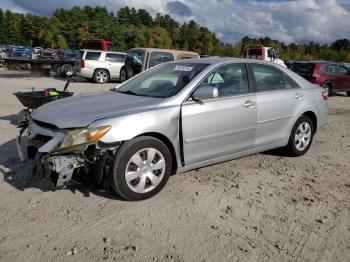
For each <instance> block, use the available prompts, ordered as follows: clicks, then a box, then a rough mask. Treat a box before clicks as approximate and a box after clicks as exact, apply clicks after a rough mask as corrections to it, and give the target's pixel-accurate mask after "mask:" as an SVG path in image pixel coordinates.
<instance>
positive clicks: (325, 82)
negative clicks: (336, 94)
mask: <svg viewBox="0 0 350 262" xmlns="http://www.w3.org/2000/svg"><path fill="white" fill-rule="evenodd" d="M325 85H330V87H331V90H332V89H333V83H332V81H331V80H330V79H327V80H326V81H324V82H323V84H322V87H324V86H325Z"/></svg>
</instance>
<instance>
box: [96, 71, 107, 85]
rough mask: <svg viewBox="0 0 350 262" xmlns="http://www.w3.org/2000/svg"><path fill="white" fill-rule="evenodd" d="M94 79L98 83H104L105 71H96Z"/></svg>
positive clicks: (105, 78) (105, 79)
mask: <svg viewBox="0 0 350 262" xmlns="http://www.w3.org/2000/svg"><path fill="white" fill-rule="evenodd" d="M96 79H97V81H98V82H99V83H105V82H106V81H107V79H108V76H107V73H106V72H105V71H99V72H97V74H96Z"/></svg>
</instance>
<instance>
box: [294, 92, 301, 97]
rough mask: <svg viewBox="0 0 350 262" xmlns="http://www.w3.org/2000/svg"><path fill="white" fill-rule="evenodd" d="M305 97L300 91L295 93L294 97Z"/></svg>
mask: <svg viewBox="0 0 350 262" xmlns="http://www.w3.org/2000/svg"><path fill="white" fill-rule="evenodd" d="M302 97H303V95H302V94H299V93H296V94H295V95H294V98H302Z"/></svg>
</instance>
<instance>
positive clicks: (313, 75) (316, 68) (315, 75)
mask: <svg viewBox="0 0 350 262" xmlns="http://www.w3.org/2000/svg"><path fill="white" fill-rule="evenodd" d="M312 77H313V78H316V79H318V78H320V69H319V68H318V65H317V64H315V65H314V71H313V72H312Z"/></svg>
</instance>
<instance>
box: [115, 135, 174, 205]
mask: <svg viewBox="0 0 350 262" xmlns="http://www.w3.org/2000/svg"><path fill="white" fill-rule="evenodd" d="M148 156H149V157H150V159H148ZM127 171H128V172H127ZM127 173H128V174H129V175H128V176H127ZM171 173H172V158H171V154H170V151H169V149H168V147H167V146H166V145H165V144H164V143H163V142H162V141H160V140H158V139H156V138H154V137H150V136H141V137H136V138H134V139H132V140H130V141H127V142H125V143H124V144H123V145H122V146H121V148H120V149H119V150H118V152H117V153H116V155H115V158H114V163H113V171H112V188H113V189H114V191H115V192H116V193H117V194H118V195H120V196H121V197H122V198H124V199H126V200H131V201H135V200H143V199H147V198H150V197H152V196H154V195H156V194H157V193H158V192H159V191H160V190H162V188H163V187H164V186H165V184H166V182H167V181H168V179H169V176H170V174H171ZM127 177H129V179H127Z"/></svg>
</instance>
